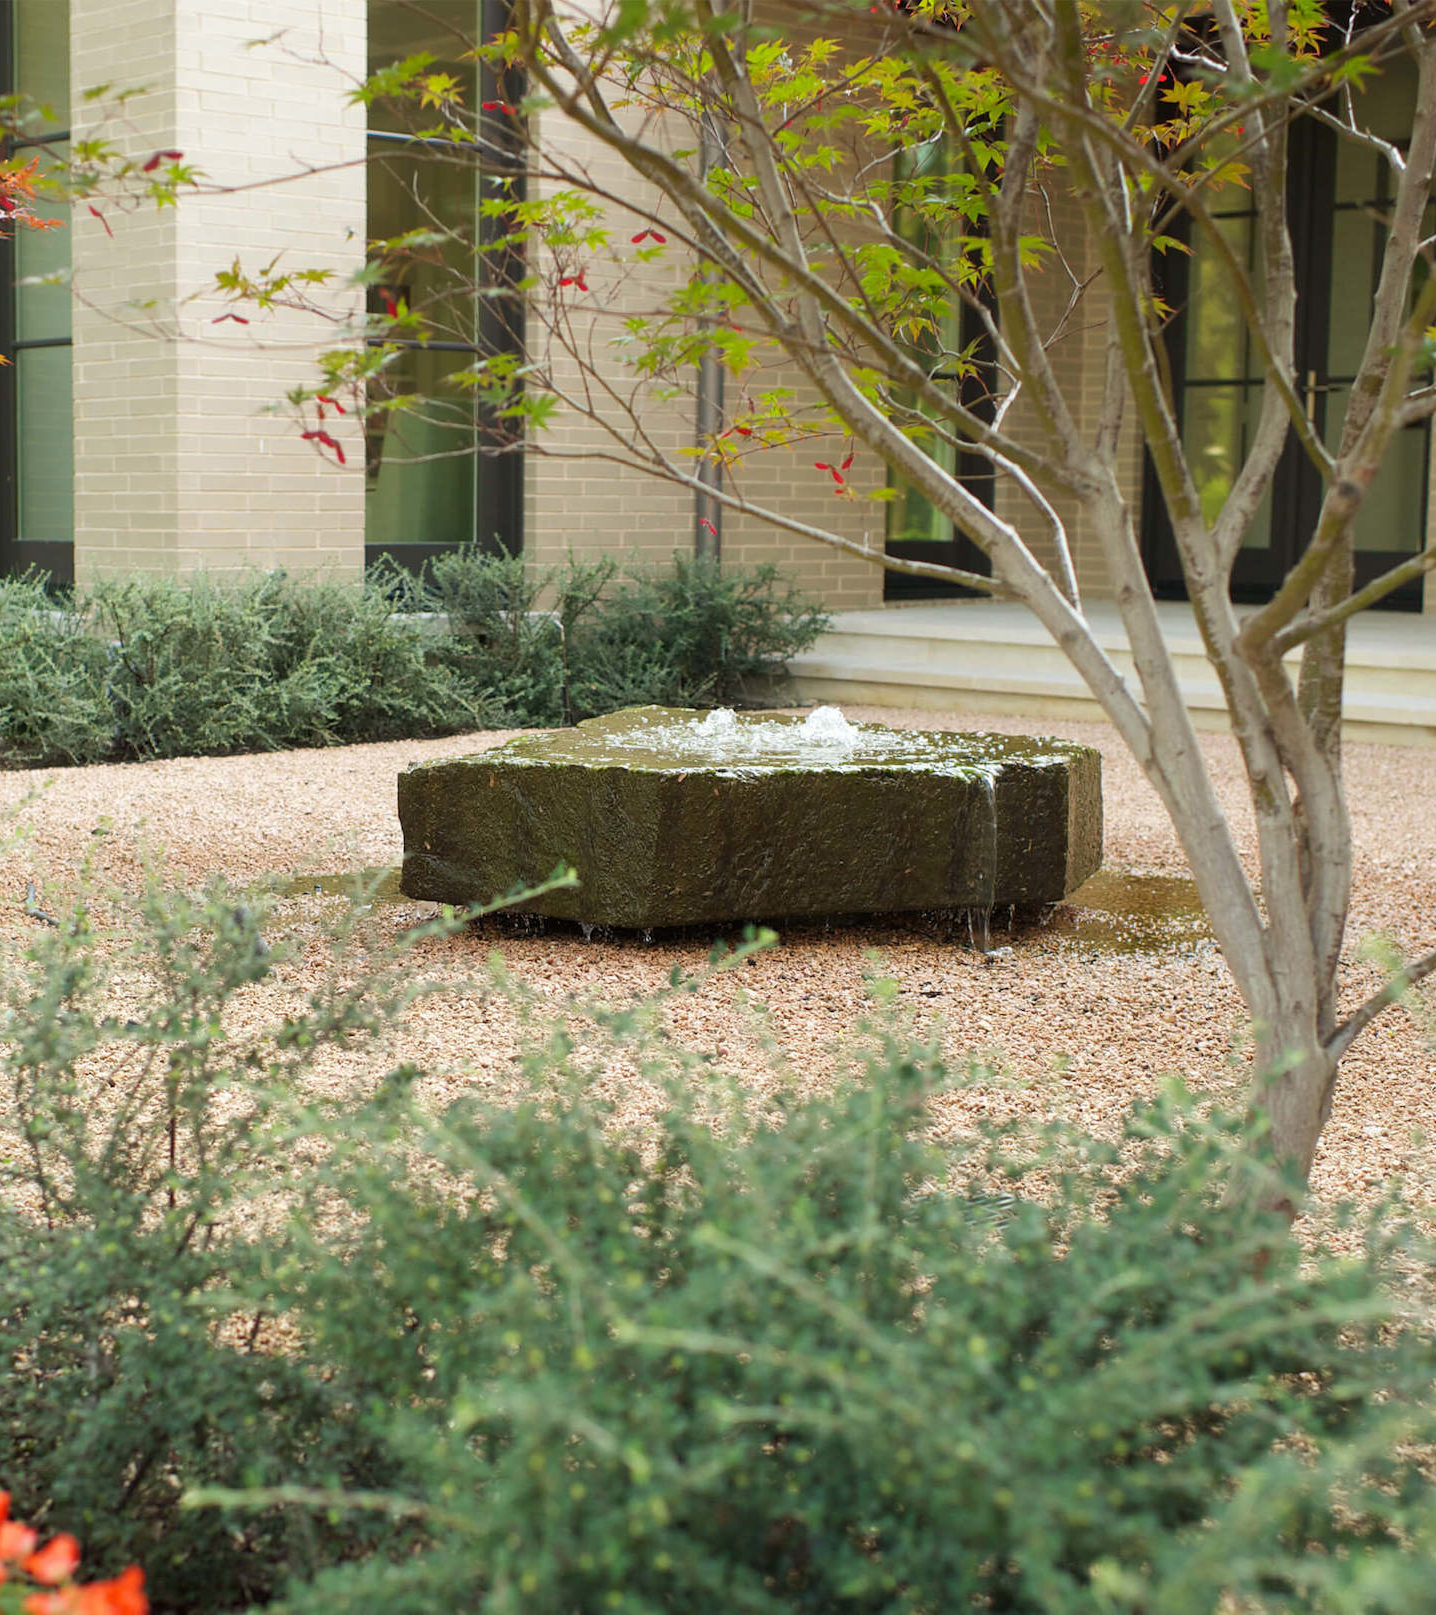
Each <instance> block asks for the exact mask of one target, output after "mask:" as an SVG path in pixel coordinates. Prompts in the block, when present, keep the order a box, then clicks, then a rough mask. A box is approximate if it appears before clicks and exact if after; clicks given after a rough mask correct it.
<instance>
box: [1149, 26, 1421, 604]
mask: <svg viewBox="0 0 1436 1615" xmlns="http://www.w3.org/2000/svg"><path fill="white" fill-rule="evenodd" d="M1415 105H1416V73H1415V69H1414V67H1413V66H1412V64H1411V63H1410V61H1409V60H1407V59H1405V58H1400V59H1397V60H1396V61H1393V62H1390V63H1388V64H1387V65H1386V67H1385V68H1384V69H1383V71H1382V73H1381V75H1380V77H1379V79H1375V80H1373V81H1372V88H1370V89H1368V90H1367V91H1366V92H1365V93H1364V94H1361V95H1359V96H1358V100H1357V106H1358V112H1357V116H1358V118H1359V119H1360V120H1361V121H1362V122H1363V123H1366V124H1369V125H1370V126H1371V127H1372V128H1373V129H1374V130H1375V132H1376V133H1377V134H1379V135H1381V136H1382V137H1383V138H1385V139H1388V140H1391V141H1393V142H1396V143H1398V144H1399V143H1401V142H1402V141H1404V140H1405V139H1407V138H1409V135H1410V130H1411V120H1412V117H1413V113H1414V108H1415ZM1288 161H1289V172H1288V190H1289V194H1290V206H1289V212H1288V222H1289V227H1290V231H1291V240H1292V251H1293V256H1294V262H1295V268H1296V283H1297V293H1298V302H1297V330H1296V360H1297V375H1298V379H1299V380H1300V381H1301V383H1302V387H1303V391H1304V393H1305V399H1306V405H1307V410H1308V413H1309V415H1310V418H1311V420H1312V421H1313V422H1314V423H1315V425H1316V427H1317V429H1318V431H1320V432H1321V434H1322V435H1323V437H1324V438H1325V439H1326V441H1327V443H1328V444H1329V445H1330V446H1331V447H1333V448H1334V447H1335V446H1336V444H1337V442H1338V440H1339V438H1340V435H1341V428H1342V422H1343V419H1344V417H1345V414H1346V401H1347V397H1348V395H1349V393H1350V388H1351V382H1352V379H1353V376H1354V373H1355V371H1356V368H1357V366H1358V364H1359V363H1360V360H1361V354H1362V351H1363V349H1364V348H1365V346H1366V337H1367V331H1368V328H1369V323H1370V317H1371V308H1372V303H1373V300H1374V298H1375V295H1376V286H1377V280H1378V278H1379V276H1380V271H1381V259H1382V253H1383V252H1384V250H1385V245H1386V240H1385V237H1386V230H1385V223H1384V221H1385V217H1386V214H1387V212H1388V210H1389V207H1390V191H1389V171H1388V168H1387V164H1386V162H1385V159H1384V158H1382V157H1381V156H1380V154H1379V153H1377V152H1376V151H1374V150H1373V149H1372V148H1371V147H1369V146H1365V145H1359V144H1357V143H1356V142H1353V141H1348V140H1342V139H1340V138H1339V137H1338V136H1337V135H1336V134H1335V132H1334V131H1333V130H1332V129H1330V128H1329V127H1326V126H1324V125H1321V124H1317V123H1315V122H1314V121H1313V120H1311V119H1298V120H1297V121H1296V122H1295V123H1294V124H1293V125H1292V128H1291V134H1290V142H1289V159H1288ZM1431 211H1432V210H1428V219H1427V224H1426V233H1427V234H1429V233H1430V232H1431V230H1432V228H1433V220H1432V218H1431ZM1214 216H1215V218H1216V220H1217V223H1218V226H1219V228H1220V229H1221V230H1222V231H1223V233H1224V234H1225V236H1226V238H1227V240H1228V241H1229V242H1230V244H1231V246H1232V248H1233V250H1234V251H1235V253H1236V255H1237V256H1238V257H1239V258H1240V259H1241V260H1242V261H1243V262H1245V264H1246V266H1247V269H1248V272H1249V274H1250V275H1251V276H1252V277H1253V279H1254V280H1256V281H1259V276H1260V264H1259V262H1258V258H1257V243H1256V231H1255V213H1254V210H1253V208H1252V206H1251V202H1250V199H1249V198H1248V197H1247V195H1246V193H1245V192H1237V191H1234V192H1232V193H1231V201H1230V203H1229V205H1227V206H1225V207H1223V208H1220V209H1217V210H1215V214H1214ZM1156 268H1157V272H1158V273H1159V275H1160V276H1161V277H1162V278H1163V281H1164V288H1163V289H1164V291H1165V294H1166V296H1167V298H1168V300H1169V301H1170V302H1171V303H1172V305H1173V306H1174V307H1175V308H1176V309H1177V311H1178V313H1177V317H1176V318H1175V319H1174V320H1173V322H1172V324H1171V326H1170V327H1169V329H1168V354H1169V358H1170V362H1171V367H1172V380H1173V387H1174V390H1175V393H1176V399H1177V407H1178V410H1179V412H1180V415H1181V423H1182V438H1183V442H1184V444H1185V446H1186V450H1187V455H1188V458H1189V462H1190V464H1191V466H1192V472H1193V477H1194V479H1195V481H1196V485H1197V493H1198V496H1199V498H1200V500H1201V505H1202V513H1203V515H1204V516H1205V517H1206V519H1207V520H1208V521H1211V520H1212V519H1213V518H1214V517H1215V516H1216V514H1217V512H1218V511H1219V510H1220V509H1221V508H1222V506H1223V505H1224V503H1225V502H1226V499H1227V496H1228V494H1229V493H1230V492H1231V489H1232V485H1233V483H1234V481H1235V479H1236V476H1237V472H1238V471H1239V470H1240V468H1241V466H1242V464H1243V462H1244V461H1245V459H1246V455H1247V452H1248V450H1249V448H1250V445H1251V439H1252V435H1253V433H1254V432H1255V430H1256V424H1257V420H1258V418H1259V416H1260V413H1261V405H1262V395H1263V391H1264V380H1263V376H1262V368H1261V363H1260V360H1259V359H1258V358H1257V357H1256V355H1255V354H1254V352H1253V351H1252V345H1251V340H1250V336H1249V334H1248V331H1247V326H1246V322H1245V321H1244V320H1243V319H1242V317H1241V314H1240V312H1239V311H1238V309H1237V307H1236V305H1235V303H1234V301H1233V299H1232V296H1231V292H1230V288H1229V286H1228V285H1227V283H1226V278H1225V276H1224V275H1223V274H1222V273H1221V272H1220V270H1216V269H1214V268H1213V265H1212V260H1211V258H1210V257H1209V256H1208V255H1207V254H1206V253H1205V252H1204V250H1203V246H1202V243H1201V242H1200V241H1198V242H1196V243H1195V246H1194V251H1193V253H1192V255H1191V256H1190V258H1188V257H1186V256H1185V255H1183V254H1172V253H1169V254H1167V256H1166V258H1165V259H1163V260H1161V261H1160V262H1159V263H1158V264H1157V266H1156ZM1430 442H1431V428H1430V425H1429V423H1427V422H1422V423H1420V424H1419V425H1416V426H1412V427H1408V428H1406V429H1405V430H1404V431H1403V432H1401V433H1400V434H1399V436H1398V437H1397V438H1396V440H1395V441H1394V442H1393V443H1392V444H1391V445H1390V447H1389V449H1388V451H1387V455H1386V460H1385V463H1384V464H1383V466H1382V468H1381V471H1380V472H1379V474H1378V475H1377V477H1376V480H1375V482H1374V483H1373V484H1372V486H1371V489H1370V491H1369V492H1368V494H1367V496H1366V499H1365V501H1364V503H1363V505H1362V508H1361V510H1360V512H1359V514H1358V515H1357V518H1356V523H1355V531H1354V535H1353V536H1354V540H1355V550H1356V558H1355V570H1356V584H1357V587H1360V586H1361V585H1362V584H1363V583H1366V582H1369V581H1370V580H1371V579H1372V578H1374V577H1376V576H1378V575H1379V574H1380V573H1382V572H1385V571H1387V570H1388V569H1389V568H1391V567H1393V566H1396V565H1399V564H1400V563H1401V562H1402V561H1404V560H1406V559H1408V558H1409V557H1410V556H1412V555H1415V554H1418V553H1419V552H1420V550H1421V549H1422V548H1423V547H1424V544H1425V535H1426V499H1427V480H1428V478H1427V468H1428V464H1429V460H1430ZM1320 504H1321V485H1320V481H1319V479H1318V477H1317V474H1316V472H1315V470H1314V469H1313V467H1312V466H1311V465H1310V463H1309V462H1308V461H1307V459H1306V457H1305V455H1303V454H1302V453H1301V451H1300V450H1299V449H1298V447H1297V445H1296V442H1295V439H1294V438H1292V439H1291V440H1289V441H1288V444H1287V447H1286V450H1285V452H1284V454H1283V456H1282V459H1281V461H1280V463H1279V464H1278V466H1277V470H1276V474H1275V476H1274V477H1273V479H1272V485H1271V489H1270V491H1269V493H1268V495H1267V497H1266V498H1265V499H1264V500H1263V501H1262V503H1261V506H1260V507H1259V508H1258V510H1257V512H1256V515H1255V518H1254V519H1253V521H1252V523H1251V526H1250V527H1249V528H1248V530H1247V533H1246V537H1245V540H1244V542H1243V545H1242V549H1241V553H1240V554H1239V555H1238V557H1237V560H1236V565H1235V567H1234V568H1233V573H1232V596H1233V598H1234V599H1237V600H1264V599H1267V598H1269V597H1270V596H1271V594H1272V592H1273V591H1274V590H1275V589H1276V588H1277V586H1278V585H1279V584H1280V582H1281V580H1282V578H1283V577H1284V576H1285V575H1286V573H1287V572H1288V571H1289V569H1290V568H1291V567H1292V566H1293V565H1294V564H1295V562H1296V561H1297V560H1298V559H1299V557H1300V555H1301V553H1302V550H1303V549H1304V547H1305V546H1306V544H1307V542H1308V541H1309V539H1310V536H1311V534H1312V531H1313V530H1314V528H1315V524H1316V521H1317V516H1318V512H1319V510H1320ZM1144 505H1145V529H1146V534H1145V536H1146V542H1147V560H1148V571H1149V573H1150V576H1151V578H1152V583H1153V586H1154V588H1156V590H1157V591H1158V592H1159V593H1161V594H1166V595H1181V594H1182V593H1183V591H1184V584H1183V579H1182V573H1181V567H1180V564H1179V562H1178V559H1177V553H1176V545H1175V542H1174V540H1173V538H1172V533H1171V527H1170V524H1169V523H1168V521H1167V519H1166V512H1165V509H1164V507H1163V504H1162V499H1161V494H1160V491H1159V490H1158V488H1157V485H1156V478H1155V474H1154V473H1153V471H1152V468H1151V465H1150V463H1149V464H1148V467H1147V478H1146V490H1145V498H1144ZM1382 605H1383V606H1384V607H1386V608H1387V609H1395V610H1409V611H1419V610H1420V608H1421V583H1420V580H1419V579H1418V580H1416V581H1415V582H1414V583H1412V584H1408V585H1407V586H1406V587H1405V588H1403V589H1399V590H1397V591H1395V592H1394V593H1392V594H1391V595H1389V596H1387V598H1386V599H1385V600H1384V601H1382Z"/></svg>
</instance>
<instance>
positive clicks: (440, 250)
mask: <svg viewBox="0 0 1436 1615" xmlns="http://www.w3.org/2000/svg"><path fill="white" fill-rule="evenodd" d="M477 184H478V170H477V168H476V167H475V165H474V163H473V161H472V159H471V158H470V157H469V156H468V155H467V154H464V153H460V154H457V155H455V154H451V153H448V152H445V151H443V150H442V149H440V150H434V149H432V148H431V149H428V150H425V149H424V148H423V147H418V148H416V147H414V146H412V145H411V146H396V145H393V144H392V143H389V142H382V143H381V142H378V141H375V142H373V143H372V145H371V148H370V161H369V239H370V241H371V242H377V241H387V240H392V239H393V238H395V237H396V236H401V235H406V234H408V232H410V231H411V230H435V231H443V232H446V233H448V235H449V239H448V240H446V241H443V242H441V243H436V244H435V246H434V247H432V248H430V249H425V250H424V251H423V252H421V253H407V252H406V253H405V254H404V261H403V269H402V276H403V279H402V281H399V280H395V281H394V282H392V283H390V284H389V286H388V291H389V294H390V296H392V297H395V298H398V299H401V300H402V301H404V302H406V303H408V305H409V307H410V308H413V309H416V310H419V311H421V312H422V313H423V314H424V315H425V317H426V318H427V319H429V320H430V321H432V322H433V323H434V325H435V327H436V328H435V330H434V331H433V332H432V339H433V340H434V341H438V342H472V341H473V339H474V313H475V302H474V298H473V296H472V284H473V279H474V274H475V269H476V265H475V261H474V250H473V240H474V224H475V202H476V197H477ZM466 282H467V283H468V289H466V288H465V283H466Z"/></svg>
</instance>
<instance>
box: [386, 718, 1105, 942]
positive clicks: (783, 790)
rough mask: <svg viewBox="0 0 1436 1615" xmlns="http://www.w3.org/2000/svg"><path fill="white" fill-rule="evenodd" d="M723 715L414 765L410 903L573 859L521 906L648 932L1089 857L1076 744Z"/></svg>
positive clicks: (1045, 872) (1040, 883) (1036, 875)
mask: <svg viewBox="0 0 1436 1615" xmlns="http://www.w3.org/2000/svg"><path fill="white" fill-rule="evenodd" d="M720 716H723V717H724V718H725V726H724V727H723V728H722V729H721V731H715V730H714V727H713V723H712V720H711V719H707V720H705V715H704V714H702V713H698V712H686V711H680V710H676V709H670V708H661V707H638V708H630V709H629V710H628V711H626V712H620V713H614V714H612V715H610V716H608V717H605V718H592V719H590V720H588V721H587V722H586V723H581V724H579V725H577V727H576V728H573V729H567V730H560V731H557V732H554V733H548V734H533V735H523V736H520V737H519V738H518V739H515V740H511V741H509V742H508V743H507V744H506V745H503V746H498V747H496V748H495V749H494V750H492V751H486V752H481V753H478V754H476V755H474V756H470V757H454V758H446V759H443V760H441V761H438V762H432V763H422V764H417V765H415V766H414V767H412V768H410V769H409V770H408V771H407V772H405V773H404V774H401V775H400V777H399V818H400V821H401V824H402V826H403V832H404V867H403V877H402V881H403V890H404V892H405V894H406V895H407V896H409V897H415V898H427V899H430V900H432V901H435V902H444V903H470V902H487V901H489V900H490V899H492V898H494V897H496V896H499V895H502V894H504V893H507V892H510V891H512V890H513V889H514V888H515V887H522V886H532V885H535V884H537V883H538V882H540V881H542V880H544V879H546V878H547V877H548V876H549V875H550V874H552V873H553V871H554V869H555V868H556V867H558V866H559V865H562V864H568V865H571V866H572V867H573V868H575V869H576V870H577V871H578V873H579V878H580V881H581V882H582V884H581V885H580V886H579V887H578V888H576V889H568V890H562V891H556V892H552V893H550V894H548V895H547V896H545V897H543V898H540V899H537V900H535V901H533V902H532V903H531V905H529V906H530V907H531V908H532V910H534V911H536V912H538V913H542V914H548V915H553V916H555V917H559V918H563V919H570V920H577V921H580V922H583V923H587V924H593V925H609V926H619V927H633V928H643V929H648V928H652V927H656V926H676V925H695V924H706V923H710V922H719V921H728V922H731V921H741V920H760V919H781V918H785V917H798V916H816V915H825V914H882V913H894V912H900V911H903V910H915V909H934V908H983V907H989V906H998V905H1006V904H1010V903H1015V904H1019V905H1024V906H1026V905H1031V904H1040V903H1051V902H1056V901H1058V900H1059V899H1060V898H1063V897H1065V896H1067V894H1068V893H1069V892H1071V891H1073V890H1075V888H1076V887H1078V886H1079V885H1081V883H1082V882H1083V881H1084V880H1086V879H1087V877H1088V876H1089V875H1090V874H1092V873H1093V872H1094V871H1095V870H1096V869H1097V868H1098V866H1099V865H1100V863H1101V861H1102V786H1101V759H1100V757H1099V755H1098V753H1097V752H1096V751H1094V750H1093V749H1092V748H1091V747H1090V746H1078V745H1073V744H1069V743H1068V742H1065V741H1056V740H1039V739H1032V738H1027V737H1013V736H1009V735H971V734H937V733H920V732H914V731H907V730H893V729H886V728H884V727H883V726H882V725H879V724H863V725H856V726H846V725H844V726H843V730H842V732H841V734H840V735H839V736H838V737H837V738H834V736H833V735H832V733H831V732H829V733H827V734H825V735H824V736H822V737H820V738H816V739H815V733H816V732H815V731H814V729H813V726H812V724H811V722H809V723H807V724H805V723H804V720H802V719H799V718H790V717H786V716H783V715H781V714H751V715H750V714H742V715H738V716H736V717H733V716H731V715H720ZM835 717H836V715H835ZM836 721H837V723H838V724H842V720H841V719H840V718H839V719H837V720H836ZM790 737H791V738H790Z"/></svg>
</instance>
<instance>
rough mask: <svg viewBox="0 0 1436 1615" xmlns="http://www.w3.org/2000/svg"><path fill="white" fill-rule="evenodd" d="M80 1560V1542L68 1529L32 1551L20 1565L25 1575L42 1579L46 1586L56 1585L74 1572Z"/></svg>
mask: <svg viewBox="0 0 1436 1615" xmlns="http://www.w3.org/2000/svg"><path fill="white" fill-rule="evenodd" d="M79 1562H80V1544H79V1543H78V1542H76V1540H75V1539H74V1537H72V1536H71V1535H70V1533H69V1532H68V1531H61V1532H60V1534H59V1535H58V1536H52V1537H51V1538H50V1540H49V1541H48V1542H47V1543H46V1544H45V1546H44V1547H43V1548H41V1549H40V1550H39V1551H38V1552H36V1553H32V1554H30V1555H29V1557H28V1558H27V1559H26V1560H25V1561H24V1563H23V1564H22V1565H21V1566H20V1568H21V1569H22V1570H23V1571H24V1572H25V1573H26V1575H29V1576H33V1577H34V1578H35V1580H36V1581H43V1582H44V1583H45V1585H46V1586H47V1587H58V1586H59V1585H60V1583H61V1582H62V1581H68V1580H69V1579H70V1577H71V1576H73V1575H74V1574H75V1566H76V1565H78V1564H79Z"/></svg>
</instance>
